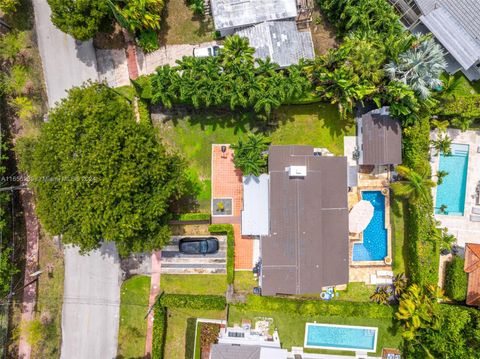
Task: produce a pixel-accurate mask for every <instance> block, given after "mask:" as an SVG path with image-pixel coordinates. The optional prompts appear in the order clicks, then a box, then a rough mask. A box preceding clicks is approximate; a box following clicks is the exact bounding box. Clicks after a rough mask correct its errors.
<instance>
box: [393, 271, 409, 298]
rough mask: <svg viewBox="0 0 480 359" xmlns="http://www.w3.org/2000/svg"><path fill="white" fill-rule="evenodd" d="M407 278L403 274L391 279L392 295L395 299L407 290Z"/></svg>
mask: <svg viewBox="0 0 480 359" xmlns="http://www.w3.org/2000/svg"><path fill="white" fill-rule="evenodd" d="M407 284H408V283H407V277H405V274H403V273H399V274H397V275H396V276H395V277H393V293H394V294H395V297H397V298H400V296H401V295H402V294H403V292H404V291H405V289H407Z"/></svg>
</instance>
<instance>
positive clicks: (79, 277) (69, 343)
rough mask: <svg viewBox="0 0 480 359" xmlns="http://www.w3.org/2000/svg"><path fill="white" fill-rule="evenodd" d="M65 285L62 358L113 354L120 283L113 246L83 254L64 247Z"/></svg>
mask: <svg viewBox="0 0 480 359" xmlns="http://www.w3.org/2000/svg"><path fill="white" fill-rule="evenodd" d="M64 285H65V287H64V294H63V311H62V351H61V358H62V359H97V358H98V359H112V358H115V357H116V355H117V336H118V318H119V308H120V285H121V271H120V260H119V258H118V254H117V251H116V248H115V246H114V245H113V244H112V243H108V244H104V245H103V246H102V248H101V249H100V250H96V251H93V252H91V253H90V254H88V255H85V256H82V255H80V254H79V252H78V249H77V248H74V247H66V248H65V284H64Z"/></svg>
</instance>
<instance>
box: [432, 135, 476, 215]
mask: <svg viewBox="0 0 480 359" xmlns="http://www.w3.org/2000/svg"><path fill="white" fill-rule="evenodd" d="M451 148H452V154H451V155H449V156H445V155H444V154H443V153H441V154H440V164H439V167H438V169H439V171H446V172H448V175H447V176H446V177H444V179H443V183H442V184H441V185H439V186H438V187H437V196H436V200H435V213H437V214H445V215H450V216H463V212H464V210H465V194H466V191H467V172H468V149H469V146H468V145H466V144H458V143H454V144H452V147H451ZM442 205H445V206H447V207H446V209H445V210H444V211H443V212H441V211H440V207H441V206H442Z"/></svg>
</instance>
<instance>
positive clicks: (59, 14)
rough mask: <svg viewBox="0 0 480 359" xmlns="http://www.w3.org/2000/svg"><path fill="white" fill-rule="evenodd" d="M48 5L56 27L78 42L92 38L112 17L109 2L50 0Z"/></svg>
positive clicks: (95, 0)
mask: <svg viewBox="0 0 480 359" xmlns="http://www.w3.org/2000/svg"><path fill="white" fill-rule="evenodd" d="M48 4H49V5H50V8H51V10H52V22H53V23H54V25H55V26H56V27H58V28H59V29H60V30H62V31H63V32H65V33H67V34H70V35H72V36H73V37H74V38H76V39H77V40H88V39H90V38H92V37H93V36H94V35H95V34H96V33H97V32H98V31H100V29H101V27H102V25H104V24H105V22H106V21H107V22H108V21H109V17H110V9H109V7H108V4H107V1H98V0H48Z"/></svg>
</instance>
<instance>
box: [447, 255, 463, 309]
mask: <svg viewBox="0 0 480 359" xmlns="http://www.w3.org/2000/svg"><path fill="white" fill-rule="evenodd" d="M464 264H465V261H464V260H463V259H462V258H460V257H454V258H453V260H452V261H451V262H448V263H447V267H446V272H445V294H446V295H447V296H448V297H449V298H451V299H453V300H456V301H457V302H463V301H464V300H465V299H466V298H467V285H468V278H467V273H465V271H464V270H463V266H464Z"/></svg>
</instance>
